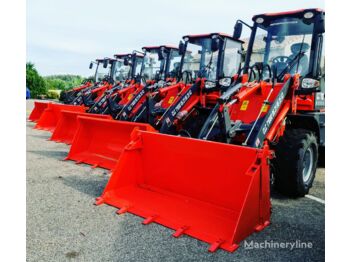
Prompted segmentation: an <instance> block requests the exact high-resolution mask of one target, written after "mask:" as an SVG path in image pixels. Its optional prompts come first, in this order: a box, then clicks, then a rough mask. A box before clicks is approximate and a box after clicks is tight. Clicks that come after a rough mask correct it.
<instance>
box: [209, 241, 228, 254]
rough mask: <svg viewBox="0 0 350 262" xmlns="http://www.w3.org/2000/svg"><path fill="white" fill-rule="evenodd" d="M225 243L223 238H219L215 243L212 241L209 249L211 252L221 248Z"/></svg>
mask: <svg viewBox="0 0 350 262" xmlns="http://www.w3.org/2000/svg"><path fill="white" fill-rule="evenodd" d="M223 243H224V241H223V240H221V239H219V240H217V241H215V242H214V243H212V244H211V245H210V247H209V249H208V251H209V252H215V251H216V250H218V249H219V248H220V246H221V245H222V244H223Z"/></svg>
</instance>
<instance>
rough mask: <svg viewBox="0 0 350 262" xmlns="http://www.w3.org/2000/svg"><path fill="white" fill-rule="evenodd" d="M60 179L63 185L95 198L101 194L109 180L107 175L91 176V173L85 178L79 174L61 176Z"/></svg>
mask: <svg viewBox="0 0 350 262" xmlns="http://www.w3.org/2000/svg"><path fill="white" fill-rule="evenodd" d="M60 179H61V180H62V182H63V184H64V185H66V186H69V187H71V188H73V189H75V190H77V191H79V192H81V193H84V194H86V195H89V196H92V197H94V198H95V197H99V196H101V194H102V192H103V189H104V188H105V186H106V184H107V182H108V180H109V177H108V176H102V177H101V176H94V177H93V175H91V176H90V175H87V177H86V178H81V177H79V176H65V177H61V178H60Z"/></svg>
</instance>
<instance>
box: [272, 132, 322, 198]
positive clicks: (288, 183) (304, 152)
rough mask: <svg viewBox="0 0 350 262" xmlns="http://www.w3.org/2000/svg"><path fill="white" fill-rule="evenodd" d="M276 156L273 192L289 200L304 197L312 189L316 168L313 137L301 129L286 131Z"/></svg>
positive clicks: (316, 151) (316, 155) (315, 145)
mask: <svg viewBox="0 0 350 262" xmlns="http://www.w3.org/2000/svg"><path fill="white" fill-rule="evenodd" d="M275 153H276V158H275V159H274V160H273V166H274V167H275V181H274V187H275V189H276V190H277V191H279V192H280V193H282V194H285V195H288V196H292V197H302V196H305V195H306V194H307V193H308V192H309V189H310V188H311V187H312V183H313V181H314V178H315V173H316V168H317V158H318V145H317V139H316V136H315V134H314V133H313V132H311V131H308V130H305V129H301V128H298V129H289V130H286V131H285V133H284V135H283V137H281V139H280V141H279V142H278V144H277V145H276V147H275Z"/></svg>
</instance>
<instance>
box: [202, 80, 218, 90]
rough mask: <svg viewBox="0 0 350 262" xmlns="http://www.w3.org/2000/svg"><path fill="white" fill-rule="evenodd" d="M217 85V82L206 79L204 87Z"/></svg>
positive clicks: (209, 87)
mask: <svg viewBox="0 0 350 262" xmlns="http://www.w3.org/2000/svg"><path fill="white" fill-rule="evenodd" d="M215 86H216V84H215V82H212V81H206V82H205V85H204V87H205V88H206V89H211V88H213V87H215Z"/></svg>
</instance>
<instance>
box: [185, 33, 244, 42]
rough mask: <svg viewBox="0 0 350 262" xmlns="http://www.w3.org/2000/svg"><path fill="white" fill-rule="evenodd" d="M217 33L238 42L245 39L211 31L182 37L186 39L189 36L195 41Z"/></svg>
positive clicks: (189, 38) (190, 39)
mask: <svg viewBox="0 0 350 262" xmlns="http://www.w3.org/2000/svg"><path fill="white" fill-rule="evenodd" d="M215 35H218V36H221V37H223V38H229V39H232V40H234V41H238V42H241V43H243V41H241V40H240V39H235V38H233V37H232V36H231V35H229V34H226V33H209V34H196V35H185V36H183V37H182V39H184V40H185V39H186V38H188V40H189V41H194V40H197V39H198V38H212V37H213V36H215Z"/></svg>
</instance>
